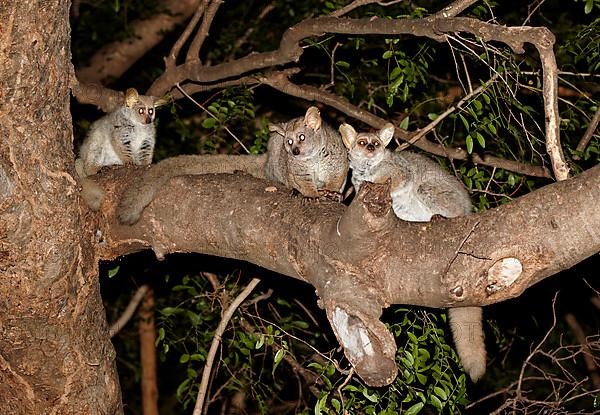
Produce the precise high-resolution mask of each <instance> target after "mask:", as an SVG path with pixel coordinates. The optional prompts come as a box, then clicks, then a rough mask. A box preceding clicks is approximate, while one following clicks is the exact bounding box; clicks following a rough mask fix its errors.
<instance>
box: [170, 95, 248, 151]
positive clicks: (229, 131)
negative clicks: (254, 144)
mask: <svg viewBox="0 0 600 415" xmlns="http://www.w3.org/2000/svg"><path fill="white" fill-rule="evenodd" d="M176 86H177V89H178V90H179V92H181V93H182V94H183V95H184V96H185V97H186V98H187V99H189V100H190V101H192V102H193V103H194V104H196V105H197V106H198V108H200V109H201V110H202V111H204V112H205V113H207V114H208V115H209V116H211V117H212V118H214V119H215V120H217V122H219V121H220V120H219V119H218V118H217V117H216V116H215V115H214V114H213V113H212V112H210V111H209V110H208V109H206V108H204V106H203V105H202V104H200V103H199V102H198V101H196V100H195V99H194V98H192V97H191V96H190V95H188V94H187V93H186V92H185V91H184V90H183V88H182V87H181V86H180V85H179V84H177V85H176ZM223 129H224V130H225V131H227V132H228V133H229V135H231V136H232V137H233V138H234V140H235V141H237V142H238V144H239V145H240V146H242V148H243V149H244V151H246V154H250V150H248V148H247V147H246V146H245V145H244V143H242V140H240V139H239V138H238V137H237V136H236V135H235V134H234V133H233V132H232V131H231V130H230V129H229V127H227V126H226V125H225V124H223Z"/></svg>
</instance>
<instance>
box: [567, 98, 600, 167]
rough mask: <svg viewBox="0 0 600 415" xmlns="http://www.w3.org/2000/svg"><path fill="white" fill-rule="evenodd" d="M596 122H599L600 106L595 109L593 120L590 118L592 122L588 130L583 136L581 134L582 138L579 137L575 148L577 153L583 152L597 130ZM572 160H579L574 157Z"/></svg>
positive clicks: (577, 157)
mask: <svg viewBox="0 0 600 415" xmlns="http://www.w3.org/2000/svg"><path fill="white" fill-rule="evenodd" d="M598 122H600V105H598V109H596V113H595V114H594V118H592V121H590V124H589V125H588V128H587V129H586V130H585V134H583V137H581V140H579V144H577V148H576V150H577V151H579V152H581V153H583V151H584V150H585V148H586V147H587V145H588V144H589V142H590V140H591V139H592V137H593V136H594V133H595V132H596V128H598ZM573 158H574V159H575V160H579V156H575V157H573Z"/></svg>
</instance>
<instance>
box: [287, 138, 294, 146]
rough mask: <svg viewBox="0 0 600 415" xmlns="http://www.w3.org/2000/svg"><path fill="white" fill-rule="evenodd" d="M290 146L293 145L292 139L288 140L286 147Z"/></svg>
mask: <svg viewBox="0 0 600 415" xmlns="http://www.w3.org/2000/svg"><path fill="white" fill-rule="evenodd" d="M292 144H294V140H292V139H291V138H290V139H289V140H288V145H290V146H291V145H292Z"/></svg>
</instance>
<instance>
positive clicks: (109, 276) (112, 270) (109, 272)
mask: <svg viewBox="0 0 600 415" xmlns="http://www.w3.org/2000/svg"><path fill="white" fill-rule="evenodd" d="M119 268H121V266H120V265H117V266H116V267H114V268H113V269H109V270H108V278H112V277H114V276H115V275H117V272H119Z"/></svg>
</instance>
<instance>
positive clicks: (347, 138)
mask: <svg viewBox="0 0 600 415" xmlns="http://www.w3.org/2000/svg"><path fill="white" fill-rule="evenodd" d="M339 130H340V134H341V135H342V141H343V143H344V145H345V146H346V148H347V149H348V150H352V147H354V143H355V142H356V136H357V134H356V130H355V129H354V127H352V126H351V125H350V124H346V123H343V124H342V125H340V128H339Z"/></svg>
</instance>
